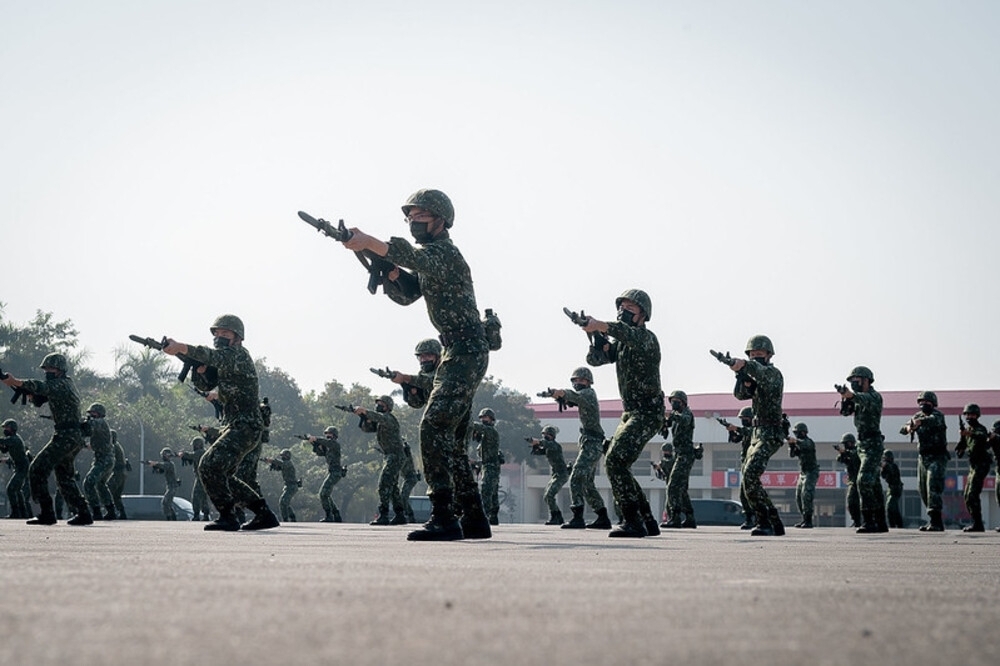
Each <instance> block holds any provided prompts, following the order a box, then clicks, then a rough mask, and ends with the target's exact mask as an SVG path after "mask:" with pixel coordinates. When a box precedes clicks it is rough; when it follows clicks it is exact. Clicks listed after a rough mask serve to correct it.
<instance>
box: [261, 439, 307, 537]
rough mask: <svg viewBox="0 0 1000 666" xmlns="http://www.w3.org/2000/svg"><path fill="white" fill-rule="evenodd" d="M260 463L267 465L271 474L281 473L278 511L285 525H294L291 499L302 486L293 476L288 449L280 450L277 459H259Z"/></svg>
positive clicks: (293, 471)
mask: <svg viewBox="0 0 1000 666" xmlns="http://www.w3.org/2000/svg"><path fill="white" fill-rule="evenodd" d="M261 462H264V463H268V464H269V465H270V469H271V471H273V472H281V481H282V483H284V487H283V488H282V490H281V497H280V498H279V499H278V509H279V510H280V511H281V519H282V520H283V521H285V522H286V523H294V522H296V519H295V512H294V511H292V498H293V497H295V493H297V492H299V486H300V485H301V484H302V482H301V481H299V479H298V477H297V476H296V475H295V465H294V464H293V463H292V452H291V451H290V450H289V449H282V450H281V452H280V453H279V454H278V457H277V458H261Z"/></svg>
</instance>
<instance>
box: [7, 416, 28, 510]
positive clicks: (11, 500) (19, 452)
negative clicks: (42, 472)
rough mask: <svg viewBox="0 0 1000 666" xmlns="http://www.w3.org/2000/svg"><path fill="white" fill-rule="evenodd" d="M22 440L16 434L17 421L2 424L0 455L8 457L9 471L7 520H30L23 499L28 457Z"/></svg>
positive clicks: (26, 504) (9, 420) (11, 420)
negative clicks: (8, 511)
mask: <svg viewBox="0 0 1000 666" xmlns="http://www.w3.org/2000/svg"><path fill="white" fill-rule="evenodd" d="M26 451H27V447H25V445H24V440H22V439H21V437H20V436H19V435H18V434H17V421H15V420H14V419H7V420H6V421H4V422H3V437H2V438H0V453H5V454H7V456H8V459H9V462H10V466H11V469H12V470H13V474H11V476H10V479H9V480H8V481H7V502H8V504H9V505H10V515H8V516H7V517H8V518H30V517H31V515H30V508H29V502H28V500H26V499H25V497H24V486H25V484H26V483H27V480H28V465H29V463H28V456H27V453H26Z"/></svg>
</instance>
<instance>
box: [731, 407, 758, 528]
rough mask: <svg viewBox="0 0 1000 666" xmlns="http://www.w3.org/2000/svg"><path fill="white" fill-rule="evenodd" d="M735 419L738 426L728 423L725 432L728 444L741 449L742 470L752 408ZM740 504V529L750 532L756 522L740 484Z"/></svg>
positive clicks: (751, 506) (751, 433) (751, 432)
mask: <svg viewBox="0 0 1000 666" xmlns="http://www.w3.org/2000/svg"><path fill="white" fill-rule="evenodd" d="M737 417H738V418H739V420H740V425H734V424H732V423H730V424H729V425H727V426H726V430H727V431H728V432H729V436H728V439H729V443H730V444H739V445H740V447H741V450H740V470H742V469H743V466H744V465H745V464H746V462H747V451H748V450H749V449H750V440H751V439H752V438H753V407H744V408H742V409H741V410H740V411H739V414H737ZM740 504H741V505H742V506H743V524H742V525H740V529H742V530H752V529H753V528H754V526H755V525H756V524H757V520H756V518H755V517H754V513H753V505H752V504H750V500H749V499H747V494H746V491H745V490H744V489H743V485H742V484H740Z"/></svg>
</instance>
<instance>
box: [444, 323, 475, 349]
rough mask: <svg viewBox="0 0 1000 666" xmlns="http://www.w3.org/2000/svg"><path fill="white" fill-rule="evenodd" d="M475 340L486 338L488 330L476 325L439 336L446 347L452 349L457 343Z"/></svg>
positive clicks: (445, 332)
mask: <svg viewBox="0 0 1000 666" xmlns="http://www.w3.org/2000/svg"><path fill="white" fill-rule="evenodd" d="M473 338H483V339H485V338H486V329H485V328H483V325H482V324H474V325H472V326H468V327H466V328H459V329H456V330H454V331H444V332H443V333H441V335H440V336H438V339H439V340H440V341H441V344H442V346H444V347H450V346H451V345H453V344H455V343H456V342H461V341H462V340H470V339H473Z"/></svg>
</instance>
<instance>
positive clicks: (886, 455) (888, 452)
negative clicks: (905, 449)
mask: <svg viewBox="0 0 1000 666" xmlns="http://www.w3.org/2000/svg"><path fill="white" fill-rule="evenodd" d="M882 457H883V458H885V460H886V462H894V461H895V459H896V454H895V453H893V452H892V451H891V450H889V449H886V450H885V451H883V452H882Z"/></svg>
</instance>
